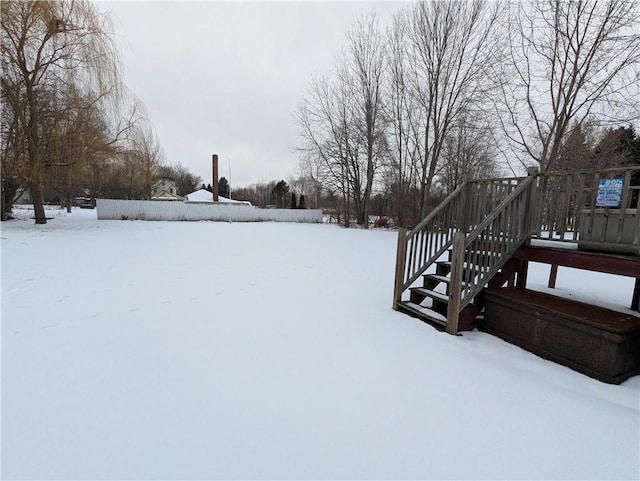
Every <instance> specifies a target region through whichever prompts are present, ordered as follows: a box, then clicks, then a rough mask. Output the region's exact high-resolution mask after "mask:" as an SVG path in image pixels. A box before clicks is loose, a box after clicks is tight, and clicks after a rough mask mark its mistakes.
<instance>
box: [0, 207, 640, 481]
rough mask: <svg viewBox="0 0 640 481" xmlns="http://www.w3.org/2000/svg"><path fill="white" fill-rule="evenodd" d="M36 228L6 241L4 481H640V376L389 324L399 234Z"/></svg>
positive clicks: (606, 286) (572, 277) (77, 213)
mask: <svg viewBox="0 0 640 481" xmlns="http://www.w3.org/2000/svg"><path fill="white" fill-rule="evenodd" d="M32 222H33V221H31V220H24V221H21V220H17V221H11V222H4V223H2V226H1V227H2V240H1V246H2V460H1V462H2V475H3V479H68V480H71V479H638V478H639V477H640V376H636V377H633V378H631V379H629V380H628V381H626V382H625V383H623V384H622V385H620V386H613V385H608V384H604V383H601V382H598V381H596V380H593V379H591V378H589V377H586V376H584V375H582V374H579V373H577V372H574V371H571V370H570V369H568V368H566V367H562V366H559V365H556V364H554V363H551V362H548V361H544V360H542V359H540V358H538V357H536V356H534V355H532V354H529V353H527V352H525V351H523V350H521V349H519V348H517V347H515V346H512V345H509V344H507V343H505V342H503V341H501V340H500V339H497V338H494V337H492V336H489V335H487V334H483V333H480V332H477V331H475V332H470V333H464V335H463V336H459V337H453V336H448V335H446V334H444V333H441V332H438V331H437V330H435V329H434V328H432V327H430V326H428V325H426V324H424V323H422V322H420V321H418V320H416V319H413V318H411V317H409V316H406V315H404V314H400V313H398V312H395V311H393V310H392V309H391V300H392V285H393V266H394V262H395V258H394V256H395V246H396V233H395V232H387V231H379V230H376V231H363V230H354V229H349V230H347V229H342V228H338V227H335V226H328V225H311V224H276V223H214V222H142V221H97V220H96V218H95V211H93V210H79V209H78V210H74V211H73V213H72V214H71V215H61V216H59V217H57V218H56V219H55V220H53V221H50V222H49V224H47V225H46V226H35V225H33V224H32ZM548 269H549V268H548V266H535V265H534V266H532V268H531V269H530V273H529V276H530V284H534V285H535V284H537V285H539V286H544V285H546V280H547V275H548ZM557 286H558V289H557V290H558V291H559V292H564V294H565V295H569V294H571V295H573V296H575V297H580V298H583V297H589V298H591V299H594V298H595V299H597V301H598V302H599V303H601V304H605V305H620V306H626V305H627V304H628V303H629V302H630V298H631V292H632V288H633V286H632V282H631V280H629V279H624V278H619V277H615V276H606V275H602V274H591V273H585V272H577V271H572V270H570V269H562V268H560V270H559V273H558V283H557Z"/></svg>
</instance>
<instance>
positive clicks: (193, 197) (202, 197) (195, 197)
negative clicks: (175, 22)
mask: <svg viewBox="0 0 640 481" xmlns="http://www.w3.org/2000/svg"><path fill="white" fill-rule="evenodd" d="M184 197H185V199H186V200H187V202H213V194H212V193H211V192H209V191H208V190H206V189H200V190H196V191H195V192H191V193H190V194H187V195H185V196H184ZM218 203H219V204H242V205H251V202H248V201H246V200H233V199H227V198H226V197H222V196H221V195H219V196H218Z"/></svg>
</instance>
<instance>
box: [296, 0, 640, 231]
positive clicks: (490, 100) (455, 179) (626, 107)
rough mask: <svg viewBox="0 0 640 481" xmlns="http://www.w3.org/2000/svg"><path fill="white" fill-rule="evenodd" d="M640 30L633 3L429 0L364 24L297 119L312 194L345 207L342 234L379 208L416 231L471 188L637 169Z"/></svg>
mask: <svg viewBox="0 0 640 481" xmlns="http://www.w3.org/2000/svg"><path fill="white" fill-rule="evenodd" d="M638 25H639V12H638V10H637V4H636V3H634V2H633V1H627V0H586V1H575V2H559V1H555V0H522V1H516V0H503V1H500V0H498V1H492V2H488V1H482V0H451V1H447V2H439V1H420V2H416V3H413V4H411V5H409V6H406V7H404V8H402V9H400V10H399V11H398V12H397V13H396V14H395V15H394V16H393V19H392V21H391V22H390V24H389V25H387V26H385V27H382V26H381V25H380V21H379V19H378V18H377V17H376V16H375V15H366V16H363V17H361V18H359V19H357V20H356V21H355V22H354V23H353V24H352V26H351V28H350V29H349V30H348V31H347V34H346V43H345V45H344V48H343V49H342V51H341V53H340V54H339V55H338V57H337V58H336V60H335V64H334V66H333V67H332V68H331V69H330V70H329V71H327V72H324V73H321V74H319V75H316V76H314V77H313V78H312V79H311V80H310V82H309V84H308V86H307V90H306V94H305V95H304V97H303V98H302V99H301V101H300V104H299V106H298V108H297V110H296V112H295V120H296V122H297V125H298V126H299V128H300V132H301V142H300V145H299V149H298V150H299V152H300V165H299V168H300V173H301V177H302V179H303V182H306V183H307V184H308V185H309V186H310V187H311V189H315V190H317V185H321V186H322V189H324V191H326V192H330V193H331V194H332V195H333V196H334V197H336V198H338V199H339V205H338V206H337V207H336V209H338V210H339V211H340V212H341V213H342V216H341V218H342V220H343V222H344V224H345V225H349V223H350V222H352V219H354V220H355V222H356V223H357V224H359V225H362V226H366V225H367V223H368V217H369V215H371V214H374V213H377V212H375V211H379V210H380V209H381V206H382V208H384V214H386V215H390V216H392V217H393V218H394V220H395V221H396V224H398V225H403V226H413V225H415V224H416V223H417V222H418V221H419V220H420V219H422V218H423V217H424V216H425V215H426V214H427V213H428V212H429V211H430V210H431V209H432V208H433V207H434V206H435V205H436V204H437V203H438V202H439V201H440V200H441V199H442V198H443V197H444V196H446V195H447V194H448V193H450V192H451V191H453V190H454V189H455V188H456V187H457V186H458V185H459V184H460V183H461V182H462V181H463V179H464V178H465V176H468V177H469V178H472V179H473V178H491V177H497V176H505V175H510V176H513V175H521V174H523V173H524V171H525V169H526V167H528V166H536V167H538V169H539V170H540V171H541V172H549V171H556V170H568V169H575V168H587V167H592V168H595V167H607V166H617V165H630V164H640V158H638V153H637V145H638V142H639V140H638V135H637V133H636V131H635V129H634V126H633V123H634V122H637V121H638V120H639V119H640V116H639V112H640V109H639V105H640V102H638V99H637V85H638V81H639V80H640V78H639V77H638V71H639V60H640V34H639V31H638ZM633 146H635V147H633ZM634 149H635V150H634Z"/></svg>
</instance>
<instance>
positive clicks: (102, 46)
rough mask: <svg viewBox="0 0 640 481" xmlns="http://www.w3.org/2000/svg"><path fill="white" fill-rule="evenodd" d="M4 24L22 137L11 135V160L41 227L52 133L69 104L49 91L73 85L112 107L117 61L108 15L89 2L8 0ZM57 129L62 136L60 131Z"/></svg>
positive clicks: (10, 89)
mask: <svg viewBox="0 0 640 481" xmlns="http://www.w3.org/2000/svg"><path fill="white" fill-rule="evenodd" d="M1 26H2V29H1V30H2V38H1V40H2V66H3V76H2V89H3V98H5V97H6V98H11V105H12V112H13V113H14V115H15V117H14V119H13V122H14V123H15V125H14V126H13V131H14V132H15V133H18V134H19V135H21V136H22V140H21V139H20V138H19V137H17V138H14V139H12V142H13V143H12V148H13V150H12V158H13V160H14V161H15V162H16V163H18V164H20V168H21V170H22V171H23V173H24V175H25V179H26V183H27V184H28V187H29V190H30V193H31V198H32V201H33V204H34V210H35V221H36V223H37V224H44V223H46V218H45V214H44V207H43V199H42V187H43V185H42V184H43V176H44V168H45V164H46V163H47V162H48V159H49V157H50V155H51V152H49V151H48V147H49V146H50V145H51V142H50V141H49V140H48V138H47V136H48V135H49V133H51V132H52V130H51V126H52V124H53V126H55V124H56V123H57V122H58V121H59V116H60V110H62V111H65V110H68V108H69V105H68V104H64V103H63V104H62V105H60V103H59V102H58V100H64V99H60V98H58V99H56V98H52V96H51V94H52V93H55V92H59V91H62V90H67V91H73V90H75V91H78V92H82V93H83V94H90V96H91V97H93V98H94V99H99V101H100V102H101V107H102V108H108V102H109V101H116V100H117V99H118V97H119V96H118V95H117V94H118V88H119V82H118V71H119V69H118V59H117V55H116V52H115V49H114V46H113V43H112V42H111V39H110V37H109V35H108V32H109V30H110V28H109V24H108V17H106V16H103V15H99V14H98V13H96V11H95V7H94V5H93V4H92V3H91V2H89V1H86V0H61V1H56V2H46V1H15V0H7V1H4V2H3V3H2V21H1ZM111 105H113V104H111ZM53 131H54V132H57V133H60V129H59V128H58V129H54V130H53ZM3 160H4V159H3Z"/></svg>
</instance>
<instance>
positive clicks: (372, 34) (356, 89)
mask: <svg viewBox="0 0 640 481" xmlns="http://www.w3.org/2000/svg"><path fill="white" fill-rule="evenodd" d="M347 40H348V49H347V50H346V51H345V52H344V53H343V55H342V56H341V57H339V59H338V61H337V63H336V67H335V70H334V72H333V75H332V76H329V75H323V76H320V77H317V78H315V79H313V80H312V82H311V84H310V86H309V88H308V89H307V96H306V97H305V98H304V99H303V100H302V101H301V103H300V106H299V108H298V111H297V114H296V120H297V122H298V124H299V125H300V127H301V129H302V138H303V142H304V146H303V147H302V149H301V150H302V152H303V157H304V158H305V161H308V160H309V157H313V158H315V159H316V160H317V165H318V169H317V172H318V174H319V176H320V177H321V180H322V182H323V183H325V184H326V185H327V186H328V187H329V189H330V190H335V191H338V192H340V193H341V194H342V198H343V212H344V213H345V217H344V218H345V225H348V224H349V213H350V210H351V203H353V207H354V211H355V214H356V221H357V223H358V224H360V225H362V226H365V227H366V226H367V224H368V213H369V202H370V199H371V193H372V190H373V183H374V179H375V175H376V171H377V170H378V168H379V166H380V163H381V161H382V159H383V158H384V156H385V155H386V149H387V145H386V138H385V128H386V121H385V117H384V112H383V104H382V101H383V98H382V96H383V92H382V87H383V72H384V55H385V50H384V46H383V39H382V37H381V36H380V34H379V32H378V20H377V18H376V17H375V16H369V17H366V18H363V19H361V20H359V21H357V22H356V23H354V25H353V27H352V28H351V29H350V30H349V31H348V32H347Z"/></svg>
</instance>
